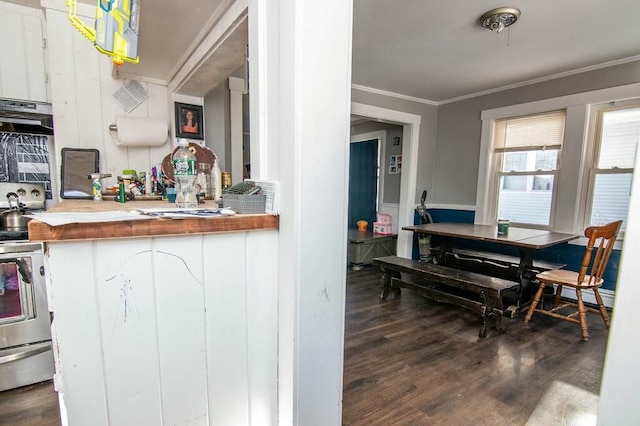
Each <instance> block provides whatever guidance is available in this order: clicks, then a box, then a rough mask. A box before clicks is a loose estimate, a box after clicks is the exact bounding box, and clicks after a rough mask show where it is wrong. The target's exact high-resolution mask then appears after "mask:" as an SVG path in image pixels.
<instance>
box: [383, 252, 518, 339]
mask: <svg viewBox="0 0 640 426" xmlns="http://www.w3.org/2000/svg"><path fill="white" fill-rule="evenodd" d="M373 264H374V265H377V266H378V267H380V269H381V270H382V273H383V275H382V293H381V294H380V300H382V301H384V300H386V298H387V296H388V295H389V292H390V290H391V289H393V290H394V292H395V293H396V295H399V294H400V288H401V287H404V288H410V289H412V290H415V291H418V292H419V293H420V294H422V295H424V296H425V297H428V298H430V299H434V300H436V301H438V302H445V303H450V304H453V305H456V306H461V307H463V308H466V309H469V310H471V311H473V312H476V313H477V314H479V315H480V318H481V323H480V332H479V335H480V337H486V336H487V332H488V330H490V329H492V328H494V329H496V330H498V331H502V329H503V327H502V317H503V302H502V300H503V298H504V297H505V296H506V294H507V293H510V292H517V291H518V283H516V282H514V281H509V280H505V279H502V278H496V277H491V276H488V275H482V274H478V273H475V272H469V271H464V270H460V269H456V268H450V267H448V266H442V265H435V264H431V263H422V262H418V261H416V260H412V259H405V258H402V257H398V256H385V257H378V258H375V259H373Z"/></svg>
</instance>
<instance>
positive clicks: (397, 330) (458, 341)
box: [343, 266, 607, 426]
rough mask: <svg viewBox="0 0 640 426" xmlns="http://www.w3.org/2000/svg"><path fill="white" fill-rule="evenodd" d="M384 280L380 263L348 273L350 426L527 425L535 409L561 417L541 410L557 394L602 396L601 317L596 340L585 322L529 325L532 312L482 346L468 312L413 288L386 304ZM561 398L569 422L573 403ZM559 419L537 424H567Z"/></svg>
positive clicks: (594, 325)
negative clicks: (584, 338)
mask: <svg viewBox="0 0 640 426" xmlns="http://www.w3.org/2000/svg"><path fill="white" fill-rule="evenodd" d="M379 279H380V273H379V271H378V270H377V268H375V267H372V266H370V267H366V268H364V269H363V270H361V271H352V270H349V271H348V272H347V306H346V326H345V327H346V330H345V354H344V396H343V424H344V425H367V426H374V425H385V426H387V425H440V424H442V425H524V424H525V423H527V421H528V420H529V419H530V416H532V413H534V410H535V413H536V416H538V417H539V414H540V413H545V412H546V411H549V410H552V407H551V404H548V403H547V406H543V407H537V406H538V403H539V401H540V400H541V399H543V398H544V399H545V400H546V399H548V397H549V392H554V390H557V389H562V390H564V391H566V390H567V389H575V390H576V391H579V392H582V391H587V392H589V393H591V394H596V395H597V394H598V392H599V387H600V380H601V375H602V365H603V362H604V353H605V346H606V339H607V331H606V329H605V327H604V324H603V322H602V319H601V318H600V317H598V316H592V315H590V316H589V320H590V322H589V331H590V336H591V337H590V340H589V342H586V343H585V342H581V339H580V329H579V326H578V325H577V324H573V323H569V322H566V321H561V320H557V319H554V318H550V317H543V316H534V317H533V319H532V320H531V322H530V323H529V324H525V323H524V322H523V317H524V315H521V316H519V317H518V318H516V319H513V320H512V319H505V320H504V325H505V328H506V331H505V332H504V333H503V334H498V333H496V332H495V331H493V332H491V333H490V334H489V337H488V338H485V339H480V338H478V324H479V323H478V317H477V316H476V315H475V314H473V313H471V312H469V311H467V310H464V309H461V308H458V307H453V306H450V305H445V304H441V303H438V302H434V301H430V300H427V299H425V298H423V297H421V296H419V295H418V294H416V293H415V292H412V291H411V290H406V289H405V290H402V295H401V296H400V297H399V298H394V297H393V295H390V296H389V300H388V301H387V302H379V301H378V295H379ZM565 393H566V392H565ZM585 393H586V392H585ZM560 397H561V398H565V400H564V401H559V410H564V413H559V415H561V416H562V415H566V411H567V410H566V407H567V406H568V405H572V404H573V403H572V402H571V401H569V400H566V398H567V396H566V395H565V396H563V395H560ZM568 398H569V399H570V398H571V396H569V397H568ZM593 398H595V400H596V404H597V396H594V397H593ZM563 407H564V408H563ZM536 408H537V409H536ZM532 419H533V417H532ZM549 419H553V413H550V415H549V417H548V418H547V419H546V420H544V421H538V422H534V421H531V423H536V424H547V425H550V424H560V423H554V422H552V421H550V420H549ZM565 420H566V419H565ZM564 424H568V423H564ZM594 424H595V422H594Z"/></svg>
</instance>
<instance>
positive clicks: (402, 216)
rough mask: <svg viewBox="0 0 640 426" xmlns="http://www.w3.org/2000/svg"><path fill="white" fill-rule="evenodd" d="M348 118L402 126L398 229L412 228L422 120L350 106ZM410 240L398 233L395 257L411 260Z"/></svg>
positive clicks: (359, 104) (372, 107)
mask: <svg viewBox="0 0 640 426" xmlns="http://www.w3.org/2000/svg"><path fill="white" fill-rule="evenodd" d="M351 115H352V116H357V117H361V118H364V119H371V120H376V121H380V122H384V123H395V124H400V125H402V142H401V143H402V174H401V175H400V203H399V208H398V229H402V227H403V226H407V225H413V217H414V211H415V208H416V177H417V174H418V142H419V134H420V122H421V121H422V117H421V116H419V115H416V114H411V113H407V112H402V111H396V110H391V109H387V108H381V107H377V106H373V105H366V104H361V103H357V102H352V103H351ZM412 244H413V239H412V236H411V235H410V232H398V244H397V254H398V256H401V257H406V258H410V257H411V252H412Z"/></svg>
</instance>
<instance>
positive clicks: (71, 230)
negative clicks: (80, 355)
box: [28, 200, 280, 242]
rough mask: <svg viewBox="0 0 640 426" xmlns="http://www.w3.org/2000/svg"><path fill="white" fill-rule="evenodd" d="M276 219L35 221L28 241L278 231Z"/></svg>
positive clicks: (77, 206)
mask: <svg viewBox="0 0 640 426" xmlns="http://www.w3.org/2000/svg"><path fill="white" fill-rule="evenodd" d="M156 207H167V202H143V201H138V202H136V201H132V202H128V203H123V204H120V203H114V202H107V201H102V202H94V201H91V200H65V201H63V202H62V203H60V204H58V205H56V206H55V207H53V208H51V209H49V210H48V212H55V213H63V212H67V213H78V212H85V213H86V212H103V211H118V210H119V211H124V210H133V209H139V208H156ZM205 207H206V206H205ZM279 224H280V218H279V216H276V215H270V214H243V215H235V216H221V217H211V218H194V219H190V218H187V219H149V220H122V221H115V222H94V223H70V224H67V225H60V226H51V225H48V224H46V223H44V222H41V221H39V220H37V219H33V220H31V221H29V223H28V227H29V240H30V241H45V242H55V241H76V240H99V239H120V238H145V237H160V236H172V235H173V236H176V235H192V234H209V233H225V232H243V231H260V230H273V229H279Z"/></svg>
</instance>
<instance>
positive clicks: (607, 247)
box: [577, 220, 622, 285]
mask: <svg viewBox="0 0 640 426" xmlns="http://www.w3.org/2000/svg"><path fill="white" fill-rule="evenodd" d="M621 225H622V221H621V220H619V221H617V222H611V223H609V224H607V225H604V226H590V227H588V228H587V229H585V231H584V235H585V236H586V237H587V238H589V242H588V243H587V247H586V250H585V253H584V257H583V258H582V266H581V267H580V273H579V274H578V283H577V284H578V285H580V284H581V283H583V282H584V279H585V277H586V276H588V277H589V280H588V282H586V283H584V284H586V285H593V284H595V283H596V282H598V281H600V280H601V279H602V275H604V271H605V269H606V267H607V263H608V262H609V258H610V257H611V252H612V250H613V245H614V243H615V242H616V238H617V236H618V231H619V230H620V226H621ZM596 245H597V248H596ZM594 248H596V253H595V256H593V249H594ZM592 257H593V262H591V258H592ZM589 266H591V268H589ZM589 269H591V270H590V271H589Z"/></svg>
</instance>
